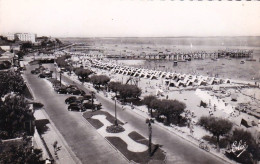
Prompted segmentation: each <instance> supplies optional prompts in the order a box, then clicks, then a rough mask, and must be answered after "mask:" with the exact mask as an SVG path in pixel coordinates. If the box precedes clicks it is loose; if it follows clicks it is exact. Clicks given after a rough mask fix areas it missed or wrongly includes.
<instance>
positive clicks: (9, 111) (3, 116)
mask: <svg viewBox="0 0 260 164" xmlns="http://www.w3.org/2000/svg"><path fill="white" fill-rule="evenodd" d="M1 104H2V105H1V106H0V132H1V134H2V136H0V138H5V139H8V138H13V137H19V136H20V135H21V134H22V133H24V132H26V133H30V132H31V129H32V128H31V127H29V128H28V127H26V123H27V122H28V123H29V125H30V126H32V121H33V120H34V116H33V113H32V112H30V111H29V106H28V105H27V104H26V103H25V100H24V97H23V96H18V95H15V94H9V95H6V96H5V98H4V101H3V103H1Z"/></svg>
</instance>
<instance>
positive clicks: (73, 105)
mask: <svg viewBox="0 0 260 164" xmlns="http://www.w3.org/2000/svg"><path fill="white" fill-rule="evenodd" d="M83 110H84V108H83V107H82V105H81V104H79V103H75V102H74V103H71V104H70V105H69V106H68V111H79V112H82V111H83Z"/></svg>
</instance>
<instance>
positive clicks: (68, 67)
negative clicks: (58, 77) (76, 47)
mask: <svg viewBox="0 0 260 164" xmlns="http://www.w3.org/2000/svg"><path fill="white" fill-rule="evenodd" d="M65 69H66V70H67V71H69V74H70V75H71V72H72V71H73V67H72V66H71V65H67V66H66V67H65Z"/></svg>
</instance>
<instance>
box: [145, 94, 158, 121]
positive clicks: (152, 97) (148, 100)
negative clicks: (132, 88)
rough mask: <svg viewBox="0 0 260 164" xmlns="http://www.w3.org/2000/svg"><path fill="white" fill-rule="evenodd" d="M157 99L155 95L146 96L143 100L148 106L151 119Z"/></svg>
mask: <svg viewBox="0 0 260 164" xmlns="http://www.w3.org/2000/svg"><path fill="white" fill-rule="evenodd" d="M156 99H157V98H156V96H153V95H149V96H145V97H144V99H143V103H144V104H145V105H146V107H147V109H148V112H150V115H151V117H153V112H152V102H153V101H154V100H156Z"/></svg>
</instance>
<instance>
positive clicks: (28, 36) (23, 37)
mask: <svg viewBox="0 0 260 164" xmlns="http://www.w3.org/2000/svg"><path fill="white" fill-rule="evenodd" d="M6 37H7V39H8V40H17V39H18V40H20V41H24V42H32V43H35V41H36V37H37V36H36V34H32V33H15V34H7V35H6Z"/></svg>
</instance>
